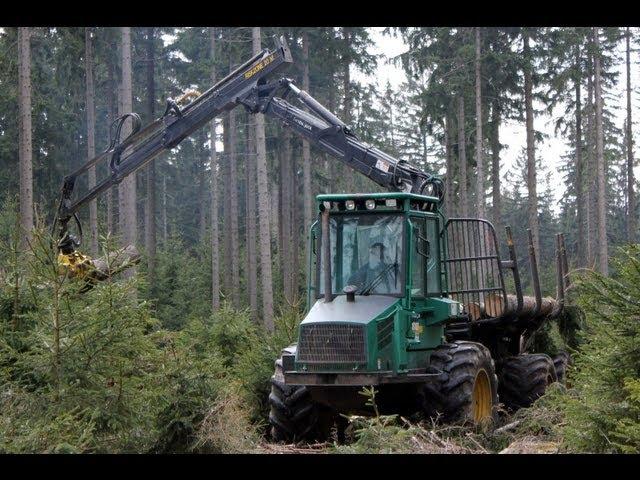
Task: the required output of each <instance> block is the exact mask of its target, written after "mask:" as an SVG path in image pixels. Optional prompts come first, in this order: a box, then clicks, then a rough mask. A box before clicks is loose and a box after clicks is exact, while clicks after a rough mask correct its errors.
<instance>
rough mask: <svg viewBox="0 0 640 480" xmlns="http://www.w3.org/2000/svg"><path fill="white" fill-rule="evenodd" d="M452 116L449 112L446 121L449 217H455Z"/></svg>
mask: <svg viewBox="0 0 640 480" xmlns="http://www.w3.org/2000/svg"><path fill="white" fill-rule="evenodd" d="M451 125H452V120H451V115H450V114H449V112H448V111H447V114H446V116H445V119H444V149H445V154H446V157H447V176H446V177H445V189H444V193H445V200H444V202H445V211H446V213H447V216H449V217H453V216H455V212H454V205H453V198H454V196H453V179H454V159H453V151H452V148H451Z"/></svg>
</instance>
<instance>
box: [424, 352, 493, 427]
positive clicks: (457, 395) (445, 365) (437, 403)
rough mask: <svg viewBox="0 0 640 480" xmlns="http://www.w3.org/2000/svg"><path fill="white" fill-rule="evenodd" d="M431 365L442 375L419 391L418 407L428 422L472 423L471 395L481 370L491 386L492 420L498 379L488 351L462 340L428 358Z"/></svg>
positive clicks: (472, 407)
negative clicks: (433, 420)
mask: <svg viewBox="0 0 640 480" xmlns="http://www.w3.org/2000/svg"><path fill="white" fill-rule="evenodd" d="M430 365H431V366H432V367H434V368H436V369H438V370H441V371H442V372H444V374H445V375H444V376H443V378H442V379H441V380H440V381H439V382H429V383H425V385H424V386H423V387H422V389H421V392H420V403H421V407H422V411H423V412H424V414H425V416H426V417H427V418H431V419H440V420H441V421H443V422H446V423H460V422H463V423H475V422H474V413H473V411H474V406H473V391H474V386H475V382H476V378H477V377H478V375H479V372H481V371H482V370H484V372H485V373H486V375H487V377H488V383H489V386H490V396H491V407H490V408H491V414H490V416H491V418H492V419H495V415H496V406H497V405H498V378H497V376H496V373H495V365H494V362H493V359H492V358H491V353H490V352H489V349H488V348H486V347H485V346H484V345H482V344H480V343H476V342H469V341H465V340H457V341H455V342H452V343H445V344H443V345H440V346H439V347H437V348H436V349H435V351H434V352H433V353H432V354H431V360H430Z"/></svg>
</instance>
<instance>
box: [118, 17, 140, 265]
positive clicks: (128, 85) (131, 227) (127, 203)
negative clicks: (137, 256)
mask: <svg viewBox="0 0 640 480" xmlns="http://www.w3.org/2000/svg"><path fill="white" fill-rule="evenodd" d="M121 35H122V83H121V85H122V86H121V92H122V103H121V105H120V114H121V115H123V114H125V113H129V112H131V111H132V110H133V107H132V105H133V99H132V76H131V28H130V27H122V28H121ZM130 133H131V122H130V121H127V122H126V123H125V125H124V127H123V129H122V138H125V137H126V136H127V135H129V134H130ZM118 193H119V196H120V230H121V232H122V240H123V242H124V245H135V243H136V240H137V227H138V211H137V208H136V175H135V174H132V175H129V176H128V177H126V178H125V179H124V180H123V181H122V183H121V184H120V186H119V189H118ZM132 274H133V269H130V270H128V271H127V272H126V276H127V277H129V276H131V275H132Z"/></svg>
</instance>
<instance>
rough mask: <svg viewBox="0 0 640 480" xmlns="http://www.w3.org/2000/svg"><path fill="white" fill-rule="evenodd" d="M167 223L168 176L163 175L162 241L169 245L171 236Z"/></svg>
mask: <svg viewBox="0 0 640 480" xmlns="http://www.w3.org/2000/svg"><path fill="white" fill-rule="evenodd" d="M168 232H169V228H168V225H167V177H162V243H163V245H165V246H166V245H167V238H168V236H169V233H168Z"/></svg>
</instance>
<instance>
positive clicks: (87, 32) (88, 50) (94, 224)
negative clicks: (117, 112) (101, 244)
mask: <svg viewBox="0 0 640 480" xmlns="http://www.w3.org/2000/svg"><path fill="white" fill-rule="evenodd" d="M84 49H85V55H84V68H85V85H86V89H85V92H86V103H85V108H86V111H87V158H88V159H91V158H93V157H95V156H96V109H95V87H94V84H93V45H92V40H91V28H89V27H86V28H85V29H84ZM87 176H88V182H89V184H88V188H89V189H92V188H93V187H95V186H96V167H95V166H92V167H91V168H89V171H88V172H87ZM89 235H90V244H91V254H92V255H96V254H97V253H98V204H97V201H96V200H92V201H91V202H90V203H89Z"/></svg>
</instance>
